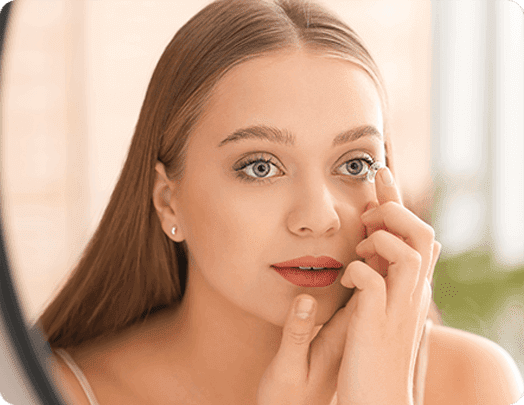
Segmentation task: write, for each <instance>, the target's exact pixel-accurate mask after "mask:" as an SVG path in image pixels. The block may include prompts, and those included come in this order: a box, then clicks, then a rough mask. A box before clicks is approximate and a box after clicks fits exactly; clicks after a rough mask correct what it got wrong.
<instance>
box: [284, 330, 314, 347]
mask: <svg viewBox="0 0 524 405" xmlns="http://www.w3.org/2000/svg"><path fill="white" fill-rule="evenodd" d="M309 335H310V334H309V331H297V330H290V331H289V332H288V338H289V340H290V341H291V342H292V343H294V344H296V345H304V344H306V343H309Z"/></svg>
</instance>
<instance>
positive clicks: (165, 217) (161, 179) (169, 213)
mask: <svg viewBox="0 0 524 405" xmlns="http://www.w3.org/2000/svg"><path fill="white" fill-rule="evenodd" d="M155 171H156V175H155V184H154V186H153V205H154V206H155V209H156V213H157V215H158V219H159V220H160V225H161V226H162V230H163V231H164V232H165V234H166V235H167V236H168V237H169V238H170V239H172V240H174V241H175V242H182V241H183V240H184V236H183V231H182V228H181V226H180V218H179V217H177V213H176V210H175V201H174V199H173V195H174V194H175V182H173V181H172V180H169V178H168V177H167V175H166V170H165V167H164V165H163V164H162V163H161V162H158V161H157V162H156V165H155ZM173 226H176V233H175V234H174V235H173V234H172V233H171V230H172V229H173Z"/></svg>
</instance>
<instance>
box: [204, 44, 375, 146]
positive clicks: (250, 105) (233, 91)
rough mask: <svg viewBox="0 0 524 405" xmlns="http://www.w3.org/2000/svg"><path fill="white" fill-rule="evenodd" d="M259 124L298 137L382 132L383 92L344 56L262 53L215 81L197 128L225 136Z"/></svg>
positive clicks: (295, 52) (362, 70) (363, 71)
mask: <svg viewBox="0 0 524 405" xmlns="http://www.w3.org/2000/svg"><path fill="white" fill-rule="evenodd" d="M256 124H263V125H270V126H274V127H278V128H285V129H286V130H289V131H291V132H293V133H296V134H297V135H298V137H300V134H306V135H307V134H318V133H325V134H329V135H332V134H336V133H340V132H341V131H344V130H348V129H350V128H353V127H356V126H361V125H374V126H375V127H377V128H378V129H379V131H380V132H383V121H382V110H381V102H380V97H379V94H378V91H377V89H376V87H375V84H374V82H373V80H372V79H371V77H369V75H368V74H367V72H366V71H365V70H364V69H363V68H361V67H360V66H358V65H356V64H354V63H352V62H349V61H346V60H343V59H341V58H335V57H327V56H323V55H318V54H313V53H307V52H304V51H292V52H285V53H284V52H282V53H276V54H272V55H267V56H261V57H257V58H254V59H251V60H249V61H246V62H243V63H241V64H239V65H238V66H236V67H234V68H233V69H231V70H230V71H229V72H228V73H227V74H226V75H224V77H223V78H222V79H221V80H220V81H219V82H218V83H217V85H216V86H215V88H214V90H213V92H212V94H211V97H210V99H209V100H208V103H207V105H206V108H205V114H204V116H203V118H202V120H201V123H200V125H198V127H199V128H202V129H211V128H212V129H213V131H212V132H213V133H214V134H216V136H218V137H220V136H222V137H223V136H224V135H227V134H228V133H230V132H232V131H234V130H236V129H238V128H241V127H246V126H250V125H256ZM206 132H208V131H206ZM215 143H216V142H215Z"/></svg>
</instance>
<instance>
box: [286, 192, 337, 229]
mask: <svg viewBox="0 0 524 405" xmlns="http://www.w3.org/2000/svg"><path fill="white" fill-rule="evenodd" d="M335 201H336V200H335V198H334V196H333V195H332V194H331V193H330V192H329V190H328V188H327V186H326V185H325V184H323V185H320V186H319V185H316V186H315V185H313V184H312V183H310V184H309V185H308V186H306V187H305V188H302V189H301V191H300V192H297V193H296V195H295V199H294V204H293V208H292V209H291V211H290V212H289V215H288V221H287V225H288V228H289V230H290V231H291V232H292V233H294V234H296V235H299V236H311V237H319V236H322V235H331V234H333V233H336V232H337V231H338V230H339V229H340V218H339V215H338V213H337V211H336V209H335Z"/></svg>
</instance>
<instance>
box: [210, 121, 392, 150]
mask: <svg viewBox="0 0 524 405" xmlns="http://www.w3.org/2000/svg"><path fill="white" fill-rule="evenodd" d="M365 136H366V137H372V138H378V139H380V140H382V134H381V133H380V131H379V130H378V129H377V128H376V127H374V126H373V125H361V126H359V127H355V128H352V129H350V130H348V131H344V132H342V133H340V134H338V135H337V136H336V137H335V138H334V139H333V142H332V146H333V147H335V146H340V145H343V144H345V143H349V142H353V141H356V140H357V139H359V138H362V137H365ZM248 139H254V140H262V141H267V142H273V143H278V144H282V145H287V146H295V143H296V142H295V141H296V137H295V135H293V134H292V133H291V132H290V131H287V130H285V129H284V130H281V129H279V128H275V127H269V126H266V125H253V126H250V127H247V128H241V129H237V130H236V131H235V132H233V133H232V134H231V135H229V136H228V137H227V138H225V139H224V140H222V141H221V142H220V143H219V144H218V147H219V148H220V147H222V146H224V145H226V144H228V143H236V142H240V141H243V140H248Z"/></svg>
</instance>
